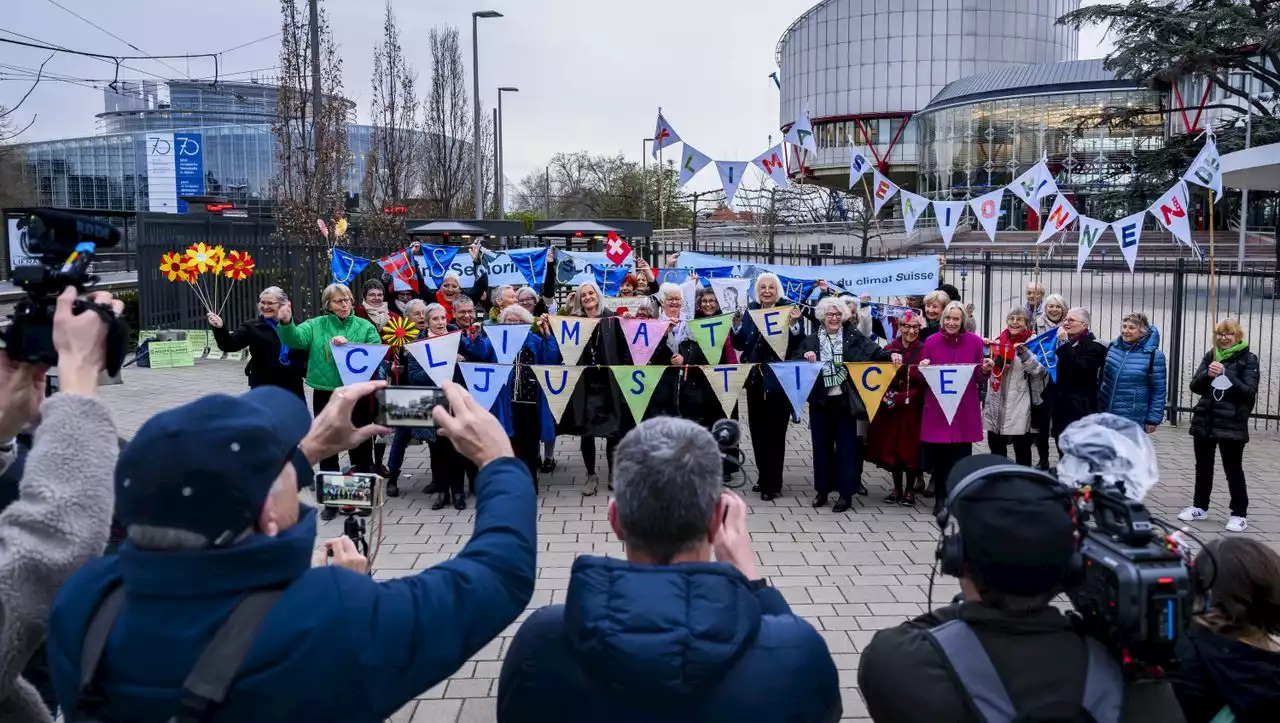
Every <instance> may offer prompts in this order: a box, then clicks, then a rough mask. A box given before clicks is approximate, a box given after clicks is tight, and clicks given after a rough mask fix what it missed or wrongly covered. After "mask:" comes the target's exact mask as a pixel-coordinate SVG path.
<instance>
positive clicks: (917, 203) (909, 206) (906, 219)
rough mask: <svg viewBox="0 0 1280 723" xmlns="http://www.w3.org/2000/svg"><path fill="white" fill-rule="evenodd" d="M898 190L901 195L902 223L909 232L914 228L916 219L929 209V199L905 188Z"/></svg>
mask: <svg viewBox="0 0 1280 723" xmlns="http://www.w3.org/2000/svg"><path fill="white" fill-rule="evenodd" d="M898 192H899V194H901V196H902V223H903V224H904V225H905V226H906V229H907V233H911V232H912V231H914V230H915V228H916V221H917V220H919V218H920V217H921V216H923V215H924V212H925V211H927V210H929V199H927V198H925V197H924V196H919V195H916V194H914V193H912V192H910V191H908V190H907V189H905V188H900V189H898Z"/></svg>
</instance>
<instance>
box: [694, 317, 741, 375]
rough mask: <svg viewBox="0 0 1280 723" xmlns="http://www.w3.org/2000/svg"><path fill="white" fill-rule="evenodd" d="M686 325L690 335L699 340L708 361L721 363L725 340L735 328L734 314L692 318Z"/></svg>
mask: <svg viewBox="0 0 1280 723" xmlns="http://www.w3.org/2000/svg"><path fill="white" fill-rule="evenodd" d="M686 326H687V327H688V329H689V336H691V337H693V340H694V341H696V342H698V347H699V348H700V349H702V353H703V354H705V355H706V357H707V363H708V364H719V363H720V357H722V356H723V355H724V345H725V340H726V339H728V338H729V330H730V329H732V328H733V314H721V315H719V316H708V317H706V318H705V319H690V320H689V321H688V323H687V324H686Z"/></svg>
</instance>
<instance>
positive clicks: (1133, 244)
mask: <svg viewBox="0 0 1280 723" xmlns="http://www.w3.org/2000/svg"><path fill="white" fill-rule="evenodd" d="M1146 218H1147V212H1146V211H1139V212H1137V213H1135V214H1133V215H1132V216H1125V217H1124V218H1122V219H1120V220H1119V221H1116V222H1114V223H1112V224H1111V230H1112V231H1114V232H1115V234H1116V241H1117V242H1119V244H1120V253H1122V254H1124V260H1125V261H1127V262H1128V263H1129V273H1133V266H1134V264H1136V263H1137V262H1138V242H1139V241H1141V240H1142V222H1143V221H1145V220H1146Z"/></svg>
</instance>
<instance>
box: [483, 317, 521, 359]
mask: <svg viewBox="0 0 1280 723" xmlns="http://www.w3.org/2000/svg"><path fill="white" fill-rule="evenodd" d="M482 328H483V329H484V333H485V335H487V336H488V337H489V341H490V342H492V343H493V353H494V355H495V356H497V357H498V363H499V364H514V363H515V361H516V357H518V356H519V355H520V349H521V348H522V347H523V346H524V342H525V339H528V338H529V332H530V331H532V330H533V327H531V326H529V325H528V324H485V325H484V326H483V327H482Z"/></svg>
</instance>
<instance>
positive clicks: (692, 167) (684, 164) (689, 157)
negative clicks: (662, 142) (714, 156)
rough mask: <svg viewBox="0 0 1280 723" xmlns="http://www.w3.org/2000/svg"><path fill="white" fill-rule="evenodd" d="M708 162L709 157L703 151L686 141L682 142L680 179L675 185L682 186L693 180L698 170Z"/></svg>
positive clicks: (709, 160)
mask: <svg viewBox="0 0 1280 723" xmlns="http://www.w3.org/2000/svg"><path fill="white" fill-rule="evenodd" d="M710 162H711V158H710V157H709V156H707V155H706V154H705V153H703V152H702V151H700V150H698V149H697V148H694V147H693V146H691V145H689V144H688V143H686V144H684V151H683V152H682V153H681V160H680V181H679V183H678V184H677V185H680V186H683V185H684V184H686V183H688V182H689V181H691V180H693V177H694V176H696V175H698V171H701V170H702V169H704V168H706V167H707V164H708V163H710Z"/></svg>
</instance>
